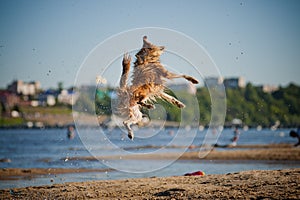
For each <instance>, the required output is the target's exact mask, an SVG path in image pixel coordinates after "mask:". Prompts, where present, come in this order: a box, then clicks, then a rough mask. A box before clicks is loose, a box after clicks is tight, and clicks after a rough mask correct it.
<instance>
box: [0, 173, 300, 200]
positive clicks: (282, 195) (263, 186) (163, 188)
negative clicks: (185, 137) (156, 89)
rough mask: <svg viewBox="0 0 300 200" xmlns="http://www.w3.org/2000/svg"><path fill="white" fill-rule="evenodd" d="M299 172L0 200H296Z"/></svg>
mask: <svg viewBox="0 0 300 200" xmlns="http://www.w3.org/2000/svg"><path fill="white" fill-rule="evenodd" d="M299 176H300V169H287V170H273V171H245V172H239V173H233V174H225V175H205V176H177V177H166V178H155V177H153V178H141V179H125V180H112V181H91V182H83V183H65V184H55V185H49V186H38V187H27V188H20V189H6V190H0V199H230V198H231V199H232V198H234V199H299V198H300V188H299V185H300V179H299Z"/></svg>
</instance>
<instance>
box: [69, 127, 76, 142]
mask: <svg viewBox="0 0 300 200" xmlns="http://www.w3.org/2000/svg"><path fill="white" fill-rule="evenodd" d="M67 136H68V138H69V139H70V140H72V139H74V137H75V128H74V126H73V125H70V126H68V131H67Z"/></svg>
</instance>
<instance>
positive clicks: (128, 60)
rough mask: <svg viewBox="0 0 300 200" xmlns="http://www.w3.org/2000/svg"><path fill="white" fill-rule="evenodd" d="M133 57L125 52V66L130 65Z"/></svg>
mask: <svg viewBox="0 0 300 200" xmlns="http://www.w3.org/2000/svg"><path fill="white" fill-rule="evenodd" d="M130 62H131V57H130V55H129V54H128V53H125V54H124V56H123V66H127V65H130Z"/></svg>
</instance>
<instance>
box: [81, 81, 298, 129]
mask: <svg viewBox="0 0 300 200" xmlns="http://www.w3.org/2000/svg"><path fill="white" fill-rule="evenodd" d="M95 91H96V92H95ZM169 93H170V94H172V92H169ZM113 94H114V90H113V89H112V88H108V89H105V90H103V89H97V88H93V89H92V90H91V91H90V92H88V93H85V94H84V95H81V97H80V100H79V104H82V105H81V106H84V107H85V108H86V111H87V112H94V110H95V112H96V114H97V115H111V114H112V111H111V98H112V96H113ZM178 94H179V96H180V100H181V101H182V102H184V103H186V104H189V103H193V100H192V99H191V98H194V97H192V95H190V94H188V93H186V94H185V92H184V91H181V92H178V93H177V95H178ZM93 95H95V96H93ZM173 95H174V94H173ZM93 98H94V99H95V102H90V99H93ZM196 98H197V102H198V108H199V109H196V110H197V111H199V112H200V114H199V117H200V120H199V124H201V125H204V126H207V125H208V124H209V122H210V120H211V106H212V105H211V97H210V94H209V90H208V89H207V88H206V87H201V88H198V89H197V93H196ZM299 100H300V87H299V86H297V85H295V84H289V85H288V86H287V87H280V88H279V89H278V90H277V91H275V92H272V93H266V92H264V91H263V90H262V88H261V87H256V86H253V85H252V84H251V83H248V84H247V85H246V87H245V88H237V89H226V106H227V108H226V118H225V124H226V125H230V123H231V122H232V120H233V119H240V120H242V122H243V124H244V125H248V126H250V127H251V126H253V127H256V126H258V125H261V126H263V127H270V126H272V125H274V124H275V123H278V122H280V126H281V127H296V126H299V125H300V101H299ZM157 103H158V104H160V105H161V106H163V107H164V109H165V112H166V120H168V121H176V122H179V121H181V120H182V118H183V117H184V121H185V122H187V121H190V122H191V123H192V122H193V121H194V120H195V119H194V116H195V109H193V108H190V107H188V106H187V107H186V108H184V109H186V110H185V111H184V112H183V111H182V110H181V109H178V108H177V107H175V106H173V105H171V104H169V103H167V102H165V101H163V100H159V101H158V102H157ZM144 112H145V114H148V113H149V111H148V110H144ZM181 112H183V113H181ZM158 114H159V113H158ZM152 117H155V112H154V114H152Z"/></svg>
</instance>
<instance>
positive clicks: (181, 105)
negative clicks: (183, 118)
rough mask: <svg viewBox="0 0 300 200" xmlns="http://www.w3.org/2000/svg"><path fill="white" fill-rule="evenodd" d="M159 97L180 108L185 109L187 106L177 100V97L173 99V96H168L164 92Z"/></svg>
mask: <svg viewBox="0 0 300 200" xmlns="http://www.w3.org/2000/svg"><path fill="white" fill-rule="evenodd" d="M159 96H160V97H161V98H163V99H164V100H166V101H168V102H170V103H172V104H174V105H175V106H177V107H178V108H184V107H185V105H184V104H183V103H182V102H180V101H179V100H177V99H176V98H175V97H172V96H171V95H168V94H166V93H164V92H161V93H160V94H159Z"/></svg>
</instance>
